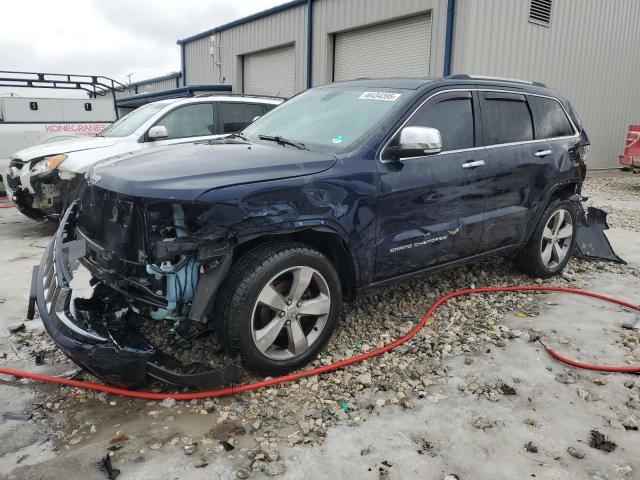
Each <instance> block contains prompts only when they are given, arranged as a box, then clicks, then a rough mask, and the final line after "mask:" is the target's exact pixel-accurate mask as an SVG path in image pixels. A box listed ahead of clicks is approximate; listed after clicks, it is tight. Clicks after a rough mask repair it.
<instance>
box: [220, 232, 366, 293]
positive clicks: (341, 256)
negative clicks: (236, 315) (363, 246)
mask: <svg viewBox="0 0 640 480" xmlns="http://www.w3.org/2000/svg"><path fill="white" fill-rule="evenodd" d="M274 240H277V241H282V242H286V241H294V242H298V243H302V244H304V245H308V246H309V247H312V248H314V249H316V250H318V251H319V252H321V253H322V254H324V255H325V256H326V257H327V258H328V259H329V261H330V262H331V263H332V265H333V267H334V268H335V270H336V272H337V273H338V276H339V277H340V282H341V284H342V294H343V297H344V298H345V299H346V300H352V299H353V298H354V296H355V292H356V288H357V286H358V278H359V277H358V264H357V260H356V258H355V256H354V255H353V254H352V252H351V251H350V249H349V247H348V245H347V242H346V241H345V240H344V238H343V237H342V236H341V235H340V234H339V233H338V232H337V231H336V230H334V229H332V228H331V227H328V226H313V227H306V228H300V229H292V230H285V231H282V232H267V233H263V234H259V235H254V236H251V237H248V238H245V239H243V240H241V241H240V242H238V244H237V245H236V246H235V248H234V250H233V263H234V264H235V263H236V262H237V261H239V260H240V259H241V258H242V257H244V256H245V255H246V254H247V253H248V252H250V251H251V250H253V249H254V248H256V247H258V246H260V245H262V244H264V243H265V242H268V241H274Z"/></svg>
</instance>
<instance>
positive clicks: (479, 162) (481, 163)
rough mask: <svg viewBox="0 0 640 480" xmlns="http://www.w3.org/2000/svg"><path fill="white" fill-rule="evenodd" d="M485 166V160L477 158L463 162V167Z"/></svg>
mask: <svg viewBox="0 0 640 480" xmlns="http://www.w3.org/2000/svg"><path fill="white" fill-rule="evenodd" d="M477 167H484V160H476V161H474V162H467V163H463V164H462V168H477Z"/></svg>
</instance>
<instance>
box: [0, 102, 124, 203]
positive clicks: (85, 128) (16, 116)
mask: <svg viewBox="0 0 640 480" xmlns="http://www.w3.org/2000/svg"><path fill="white" fill-rule="evenodd" d="M115 119H116V113H115V108H114V105H113V99H111V98H99V99H97V98H30V97H0V172H4V171H5V170H6V169H7V167H8V166H9V157H10V156H11V154H12V153H14V152H17V151H18V150H23V149H25V148H27V147H32V146H34V145H40V144H41V143H45V142H54V141H57V140H61V139H69V138H73V137H83V136H94V135H97V134H98V133H100V132H101V131H102V130H104V129H105V127H107V126H108V125H109V124H110V123H111V122H113V121H114V120H115ZM0 191H2V186H0Z"/></svg>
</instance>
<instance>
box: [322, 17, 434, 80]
mask: <svg viewBox="0 0 640 480" xmlns="http://www.w3.org/2000/svg"><path fill="white" fill-rule="evenodd" d="M430 46H431V15H429V14H427V15H416V16H412V17H409V18H405V19H402V20H396V21H392V22H385V23H382V24H378V25H375V26H373V27H366V28H358V29H354V30H350V31H347V32H343V33H338V34H336V36H335V38H334V48H335V55H334V75H333V77H334V81H336V82H337V81H340V80H352V79H354V78H362V77H394V76H403V77H404V76H407V77H426V76H428V75H429V57H430V54H431V48H430Z"/></svg>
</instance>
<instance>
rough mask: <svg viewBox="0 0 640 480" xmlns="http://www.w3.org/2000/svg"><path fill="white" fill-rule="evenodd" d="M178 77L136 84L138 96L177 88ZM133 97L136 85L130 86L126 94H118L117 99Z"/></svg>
mask: <svg viewBox="0 0 640 480" xmlns="http://www.w3.org/2000/svg"><path fill="white" fill-rule="evenodd" d="M176 76H177V75H176ZM176 76H172V77H170V78H169V77H167V78H162V79H159V80H152V81H149V82H145V81H142V82H136V83H135V85H136V86H137V87H138V94H141V93H155V92H161V91H163V90H171V89H172V88H176ZM132 95H136V90H135V88H134V85H131V86H129V87H128V88H127V89H126V90H125V91H124V92H116V98H123V97H130V96H132Z"/></svg>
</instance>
